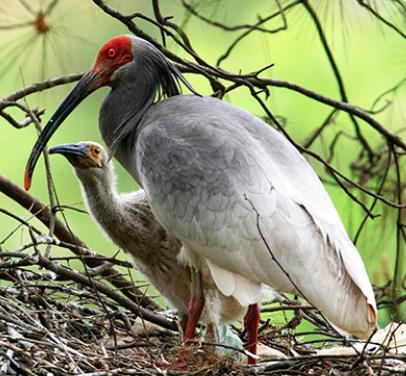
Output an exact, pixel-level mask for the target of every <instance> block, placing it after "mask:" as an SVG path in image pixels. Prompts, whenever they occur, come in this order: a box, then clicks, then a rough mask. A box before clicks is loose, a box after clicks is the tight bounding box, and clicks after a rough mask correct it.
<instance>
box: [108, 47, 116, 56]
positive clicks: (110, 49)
mask: <svg viewBox="0 0 406 376" xmlns="http://www.w3.org/2000/svg"><path fill="white" fill-rule="evenodd" d="M116 54H117V51H116V50H115V49H114V48H109V49H108V51H107V55H108V57H114V56H116Z"/></svg>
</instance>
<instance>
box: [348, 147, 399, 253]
mask: <svg viewBox="0 0 406 376" xmlns="http://www.w3.org/2000/svg"><path fill="white" fill-rule="evenodd" d="M388 149H389V150H388V162H387V163H386V167H385V171H384V173H383V176H382V180H381V182H380V183H379V186H378V189H377V191H376V194H377V195H380V194H381V192H382V189H383V187H384V185H385V183H386V178H387V176H388V173H389V169H390V165H391V155H392V150H391V147H390V146H389V145H388ZM377 202H378V198H377V197H374V199H373V201H372V204H371V206H370V207H369V211H370V212H372V210H374V208H375V205H376V203H377ZM398 210H399V209H398ZM367 220H368V215H365V216H364V218H363V219H362V221H361V223H360V225H359V227H358V230H357V232H356V234H355V236H354V239H353V241H352V242H353V243H354V244H355V245H357V241H358V239H359V236H360V235H361V231H362V229H363V228H364V225H365V223H366V222H367Z"/></svg>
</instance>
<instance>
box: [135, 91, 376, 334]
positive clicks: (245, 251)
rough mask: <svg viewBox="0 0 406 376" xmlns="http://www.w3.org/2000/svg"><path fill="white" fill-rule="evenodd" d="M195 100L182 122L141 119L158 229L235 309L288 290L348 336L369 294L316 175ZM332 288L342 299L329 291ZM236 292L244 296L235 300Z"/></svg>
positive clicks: (248, 121)
mask: <svg viewBox="0 0 406 376" xmlns="http://www.w3.org/2000/svg"><path fill="white" fill-rule="evenodd" d="M197 101H199V102H198V103H199V106H198V108H196V107H194V108H190V107H191V105H189V107H187V109H183V108H182V109H179V110H180V111H178V113H179V112H182V111H183V112H184V113H185V114H186V115H187V116H186V115H185V116H183V117H181V118H178V117H176V116H172V117H171V115H169V114H166V115H165V116H164V117H162V116H161V117H158V118H153V119H150V120H151V121H150V123H149V124H148V122H147V124H146V125H145V127H144V129H143V130H142V133H141V134H140V137H139V139H138V145H137V166H138V170H139V176H140V179H141V184H142V185H143V187H144V189H145V191H146V194H147V196H148V198H149V200H150V202H151V205H152V209H153V210H154V212H155V214H156V215H157V217H158V218H159V219H160V221H161V223H162V225H163V226H164V227H165V228H166V229H167V230H168V231H169V232H171V233H173V234H174V235H175V236H176V237H178V238H179V239H182V241H183V242H184V243H185V244H187V245H188V247H189V248H191V249H193V250H195V251H196V252H197V253H198V254H199V255H201V256H203V257H204V258H206V259H207V260H208V261H209V265H212V267H211V272H212V274H213V278H214V279H215V280H216V283H217V285H218V287H219V288H220V290H221V291H222V292H223V293H225V295H227V294H230V293H231V294H233V295H234V296H235V297H236V298H237V299H239V301H240V303H243V301H244V302H248V300H249V299H248V295H250V294H251V295H252V292H253V288H254V287H255V286H257V287H258V286H259V285H260V284H261V282H263V283H266V284H269V285H270V286H272V287H274V288H276V289H279V290H282V291H286V292H296V293H299V291H297V289H296V288H295V286H294V285H296V286H298V287H299V290H300V292H302V293H303V295H305V297H306V298H308V299H309V300H310V302H312V303H313V304H314V305H316V306H317V307H319V308H320V309H321V311H322V312H324V313H325V314H326V316H327V317H328V318H329V319H330V320H331V321H332V322H333V323H335V324H337V325H338V326H340V327H343V328H345V329H346V330H348V331H350V332H354V330H353V329H354V328H355V327H358V328H362V330H363V329H365V331H367V329H368V328H367V327H366V324H365V323H366V321H367V320H365V317H366V316H368V314H369V312H368V307H367V305H366V304H365V299H366V300H367V301H368V303H369V304H370V305H371V306H372V307H373V309H376V308H375V300H374V297H373V292H372V288H371V286H370V283H369V279H368V276H367V274H366V271H365V268H364V265H363V263H362V260H361V258H360V256H359V254H358V252H357V250H356V249H355V247H354V246H353V245H352V243H351V241H350V240H349V239H348V236H347V234H346V232H345V229H344V227H343V225H342V223H341V220H340V218H339V216H338V214H337V212H336V210H335V208H334V206H333V204H332V202H331V200H330V198H329V196H328V195H327V193H326V192H325V190H324V187H323V186H322V184H321V182H320V180H319V179H318V177H317V175H316V174H315V172H314V171H313V170H312V168H311V167H310V166H309V164H308V163H307V162H306V161H305V160H304V158H303V157H302V156H301V155H300V154H299V153H298V152H297V151H296V149H294V147H293V146H292V145H291V144H290V143H289V142H288V141H287V140H285V139H284V138H283V137H282V136H280V135H279V134H278V133H277V132H276V131H275V130H273V129H272V128H271V127H269V126H267V125H265V124H264V123H262V122H261V121H259V120H258V119H256V118H255V117H253V116H252V115H250V114H248V113H246V112H244V111H242V110H240V109H238V108H236V107H233V106H231V105H227V104H225V103H224V102H219V101H216V100H214V99H204V98H199V99H196V101H195V102H193V101H192V102H191V104H192V105H193V104H194V105H196V103H197ZM166 102H168V101H166ZM207 103H209V106H208V105H207ZM218 106H221V108H220V109H221V111H220V112H217V109H218V108H217V107H218ZM188 111H189V112H188ZM199 111H203V113H204V116H203V114H202V113H199ZM163 112H164V113H165V111H163ZM172 113H176V111H173V112H172ZM217 113H218V114H219V115H221V122H220V121H218V120H217ZM247 199H248V200H247ZM252 206H254V207H255V210H253V208H252ZM256 212H258V214H259V224H260V229H261V231H262V232H263V234H264V237H265V240H266V242H267V244H268V246H269V248H270V249H271V251H272V253H273V255H274V256H275V257H276V259H277V260H278V261H279V263H280V264H281V265H282V266H283V268H284V269H285V270H289V277H290V278H289V277H288V276H287V275H286V273H285V272H284V271H283V270H281V268H280V267H279V266H278V265H277V264H276V263H275V262H274V261H273V259H272V256H271V255H270V252H269V250H268V249H267V247H266V246H265V244H264V241H263V239H262V238H261V236H260V233H259V229H258V227H257V215H256ZM213 265H214V266H213ZM222 269H224V271H225V270H227V271H228V272H231V273H235V274H237V275H238V276H236V275H234V276H230V275H229V274H227V273H223V272H224V271H223V272H222V271H221V270H222ZM219 270H220V271H219ZM216 271H217V272H216ZM241 276H242V277H241ZM240 277H241V278H243V279H244V280H245V281H242V280H241V278H240ZM220 279H222V280H220ZM291 280H293V281H294V283H292V282H291ZM238 286H244V287H241V288H239V287H238ZM337 286H341V288H342V291H340V292H337V291H335V290H334V289H336V288H337ZM239 289H245V290H246V292H245V293H242V295H241V296H239V295H238V294H239V292H238V290H239ZM247 291H248V293H247ZM254 295H255V294H254ZM348 296H350V297H351V301H348V299H349V298H348ZM360 296H361V297H362V299H360ZM334 297H336V298H334ZM255 298H258V299H259V297H257V296H256V297H255ZM332 300H334V301H332ZM349 305H350V306H351V307H352V308H354V309H357V310H358V312H364V313H365V314H361V315H360V317H361V319H360V320H361V321H362V320H364V321H363V323H364V324H363V325H361V323H359V322H357V323H354V322H351V320H352V318H351V317H347V315H348V312H351V311H352V309H351V308H349V307H348V306H349ZM368 317H369V316H368Z"/></svg>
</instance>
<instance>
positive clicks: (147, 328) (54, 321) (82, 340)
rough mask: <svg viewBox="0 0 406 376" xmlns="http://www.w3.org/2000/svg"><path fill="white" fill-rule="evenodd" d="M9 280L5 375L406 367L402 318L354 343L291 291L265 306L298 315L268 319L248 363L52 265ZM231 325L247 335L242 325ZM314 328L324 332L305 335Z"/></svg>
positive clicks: (358, 371)
mask: <svg viewBox="0 0 406 376" xmlns="http://www.w3.org/2000/svg"><path fill="white" fill-rule="evenodd" d="M64 268H66V269H67V270H68V268H67V267H64ZM3 270H4V269H3ZM71 272H72V273H78V274H79V272H76V271H74V270H71ZM2 278H3V280H4V279H6V280H7V285H5V282H4V281H3V284H2V285H1V286H0V375H43V376H51V375H87V376H90V375H92V376H96V375H97V376H102V375H144V374H149V375H157V374H168V375H192V374H198V375H205V374H215V375H221V374H224V375H260V374H261V375H266V374H276V375H277V374H280V375H299V374H313V375H347V374H352V375H373V374H377V375H378V374H379V375H396V374H399V375H400V374H404V372H405V371H406V359H405V358H406V355H405V346H406V341H405V333H404V332H405V328H404V325H403V326H400V325H393V326H392V327H391V330H387V331H386V333H387V335H386V336H384V337H382V335H381V337H382V338H380V339H379V342H380V343H374V340H373V339H374V338H375V337H373V338H372V339H371V341H370V343H369V344H366V343H364V344H361V343H357V342H351V341H350V342H348V341H345V340H344V339H343V338H340V337H339V336H337V334H334V333H333V331H331V328H329V327H328V324H327V323H325V322H323V320H322V319H321V318H320V316H318V315H317V313H316V312H315V311H314V310H313V309H312V308H311V307H308V306H305V305H303V304H301V303H299V302H298V301H290V300H287V299H282V301H281V300H279V301H278V302H277V303H275V301H273V302H269V304H265V305H264V307H263V312H265V313H266V312H267V311H268V312H269V311H271V312H273V311H280V312H289V311H290V312H293V313H294V314H293V315H290V319H289V320H287V322H285V323H284V324H282V325H274V324H272V323H271V322H270V321H269V320H267V321H264V322H263V323H262V327H261V330H260V341H261V345H260V347H259V352H260V356H261V358H262V359H261V362H259V365H258V366H255V367H249V366H247V365H245V359H246V356H245V355H244V354H243V353H244V351H243V350H241V349H235V354H234V355H233V356H232V357H227V356H224V355H223V356H221V355H218V353H217V352H215V351H213V349H214V348H215V344H209V343H204V342H198V341H196V342H195V343H191V344H189V345H187V346H185V345H182V344H181V343H180V340H179V335H178V333H177V332H176V331H174V330H170V329H166V328H163V327H162V326H160V325H157V324H154V325H152V324H151V323H150V322H148V321H145V320H142V319H141V317H140V316H139V315H137V314H135V313H134V312H132V311H131V310H129V309H127V308H126V307H123V306H121V305H120V304H119V303H118V302H117V301H115V300H114V299H112V298H110V297H108V296H106V295H105V294H104V293H102V292H100V291H97V290H95V289H94V287H91V285H89V286H84V285H81V284H78V283H77V282H74V281H72V280H66V279H64V278H62V277H61V276H58V275H57V274H54V273H53V272H49V271H47V270H41V271H35V272H34V271H30V270H25V271H21V270H19V269H8V270H7V271H6V272H3V273H2ZM90 278H91V279H93V278H94V277H90ZM93 282H95V283H96V284H97V282H98V281H97V278H95V279H94V281H93ZM150 309H151V311H153V310H156V308H154V309H152V308H150ZM155 314H156V315H158V316H160V317H161V318H162V320H163V322H166V321H168V322H172V321H173V319H174V317H172V316H171V315H170V314H169V313H163V312H155ZM137 316H138V317H137ZM263 316H264V315H263ZM165 320H166V321H165ZM302 320H308V321H312V322H313V323H315V324H316V325H315V329H314V332H313V333H311V332H309V333H298V332H297V330H295V329H296V328H297V326H298V324H299V323H300V322H301V321H302ZM233 330H234V331H235V333H236V334H238V335H240V336H241V338H242V339H244V338H245V333H244V332H243V331H242V330H240V329H238V328H234V329H233ZM402 331H403V332H402ZM394 332H395V334H393V333H394ZM309 335H311V337H312V338H314V335H317V337H318V338H317V339H313V340H306V338H308V337H309ZM396 335H397V337H396V341H395V336H396ZM402 336H403V337H402ZM402 341H403V345H402V343H401V342H402ZM394 342H397V343H396V344H395V345H394ZM219 345H220V344H219ZM220 346H221V345H220ZM223 346H224V347H230V346H226V345H223ZM396 346H397V348H395V347H396ZM402 346H403V347H402ZM327 348H328V349H327ZM237 355H240V356H237ZM237 359H240V360H237ZM241 359H242V361H241Z"/></svg>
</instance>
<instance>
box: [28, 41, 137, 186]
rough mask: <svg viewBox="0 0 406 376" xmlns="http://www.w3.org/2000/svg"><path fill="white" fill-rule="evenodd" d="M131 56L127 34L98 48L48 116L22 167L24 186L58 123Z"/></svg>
mask: <svg viewBox="0 0 406 376" xmlns="http://www.w3.org/2000/svg"><path fill="white" fill-rule="evenodd" d="M133 58H134V56H133V53H132V39H131V37H130V36H128V35H121V36H118V37H114V38H112V39H110V40H109V41H108V42H107V43H106V44H105V45H104V46H103V47H102V48H101V49H100V51H99V53H98V55H97V58H96V61H95V63H94V64H93V66H92V67H91V68H90V70H89V71H88V72H87V73H85V74H84V75H83V77H82V78H81V80H80V81H79V82H78V83H77V85H76V86H75V87H74V88H73V90H72V91H71V92H70V94H69V95H68V96H67V97H66V98H65V100H64V101H63V102H62V103H61V104H60V106H59V107H58V109H57V110H56V111H55V113H54V114H53V115H52V116H51V118H50V119H49V121H48V123H47V125H46V126H45V128H44V130H43V131H42V132H41V135H40V136H39V138H38V140H37V142H36V144H35V145H34V147H33V149H32V151H31V154H30V157H29V159H28V163H27V167H26V170H25V178H24V186H25V189H29V187H30V185H31V176H32V174H33V171H34V167H35V165H36V163H37V161H38V158H39V156H40V154H41V152H42V150H43V149H44V148H45V145H46V143H47V142H48V140H49V139H50V138H51V136H52V135H53V134H54V133H55V131H56V130H57V128H58V127H59V125H61V124H62V122H63V121H64V120H65V119H66V118H67V116H68V115H69V114H70V113H71V112H72V111H73V110H74V109H75V107H76V106H77V105H78V104H79V103H80V102H81V101H82V100H83V99H85V98H86V97H87V96H88V95H89V94H90V93H92V92H93V91H95V90H97V89H98V88H100V87H102V86H105V85H108V84H109V83H111V81H112V79H113V78H114V73H115V72H117V70H119V68H121V67H123V66H125V65H126V64H129V63H130V62H131V61H133Z"/></svg>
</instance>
